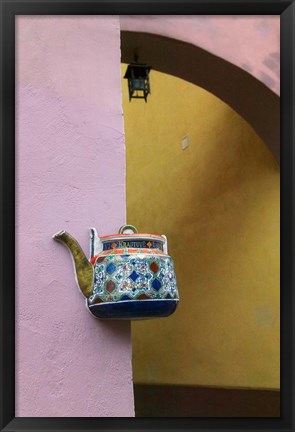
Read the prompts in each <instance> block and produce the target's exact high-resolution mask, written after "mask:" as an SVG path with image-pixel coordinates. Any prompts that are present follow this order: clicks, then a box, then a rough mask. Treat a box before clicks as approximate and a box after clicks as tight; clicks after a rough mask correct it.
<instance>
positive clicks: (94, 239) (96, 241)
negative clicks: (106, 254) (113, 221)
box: [89, 228, 103, 258]
mask: <svg viewBox="0 0 295 432" xmlns="http://www.w3.org/2000/svg"><path fill="white" fill-rule="evenodd" d="M89 231H90V258H93V257H94V256H95V255H98V254H99V253H100V252H102V250H103V245H102V242H101V240H100V237H99V235H98V234H97V231H96V229H95V228H90V229H89Z"/></svg>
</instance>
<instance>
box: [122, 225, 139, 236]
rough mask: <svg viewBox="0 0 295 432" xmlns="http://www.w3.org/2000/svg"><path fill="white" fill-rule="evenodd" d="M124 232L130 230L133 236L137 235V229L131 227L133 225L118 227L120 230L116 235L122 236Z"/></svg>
mask: <svg viewBox="0 0 295 432" xmlns="http://www.w3.org/2000/svg"><path fill="white" fill-rule="evenodd" d="M126 230H131V231H133V232H134V233H135V234H136V233H137V229H136V228H135V226H133V225H122V226H121V227H120V229H119V232H118V234H123V233H124V231H126Z"/></svg>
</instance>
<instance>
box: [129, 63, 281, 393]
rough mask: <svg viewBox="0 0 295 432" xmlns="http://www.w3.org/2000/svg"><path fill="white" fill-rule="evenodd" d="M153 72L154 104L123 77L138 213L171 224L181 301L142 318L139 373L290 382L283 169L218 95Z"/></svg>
mask: <svg viewBox="0 0 295 432" xmlns="http://www.w3.org/2000/svg"><path fill="white" fill-rule="evenodd" d="M122 66H123V67H122V73H123V74H124V72H125V70H126V65H122ZM150 76H151V91H152V94H151V95H150V96H149V97H148V102H147V103H145V102H144V100H132V102H129V100H128V92H127V81H126V80H123V110H124V121H125V133H126V150H127V221H128V223H131V224H134V225H135V226H137V228H138V229H139V231H141V232H153V233H154V232H155V233H159V234H165V235H167V237H168V246H169V254H170V255H171V256H172V257H173V258H174V262H175V268H176V275H177V282H178V287H179V292H180V303H179V306H178V308H177V310H176V312H175V314H173V315H172V316H170V317H168V318H162V319H154V320H150V321H139V322H133V323H132V335H133V368H134V382H136V383H165V384H171V383H174V384H194V385H214V386H234V387H254V388H279V319H280V318H279V168H278V166H277V164H276V162H275V161H274V160H273V158H272V156H271V154H270V152H269V150H268V148H267V147H266V145H265V144H264V142H263V141H262V140H261V139H260V138H259V137H258V136H257V135H256V133H255V132H254V131H253V129H252V128H251V127H250V126H249V125H248V124H247V123H246V122H245V121H244V120H243V118H241V117H240V116H239V115H238V114H237V113H236V112H234V111H233V110H232V109H231V108H230V107H229V106H227V105H225V104H224V103H223V102H222V101H220V100H219V99H217V98H216V97H215V96H214V95H212V94H210V93H208V92H206V91H204V90H203V89H201V88H198V87H196V86H194V85H192V84H189V83H187V82H185V81H183V80H180V79H177V78H175V77H171V76H169V75H166V74H162V73H159V72H156V71H153V70H152V72H151V75H150ZM221 85H222V83H221ZM185 135H188V136H189V140H190V145H189V148H188V149H186V150H182V148H181V140H182V138H183V137H184V136H185Z"/></svg>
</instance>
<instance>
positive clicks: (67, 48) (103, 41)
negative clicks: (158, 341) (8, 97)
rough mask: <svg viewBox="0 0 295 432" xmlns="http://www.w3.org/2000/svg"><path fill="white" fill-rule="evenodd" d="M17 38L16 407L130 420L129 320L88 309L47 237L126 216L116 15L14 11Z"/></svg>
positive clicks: (108, 227)
mask: <svg viewBox="0 0 295 432" xmlns="http://www.w3.org/2000/svg"><path fill="white" fill-rule="evenodd" d="M16 47H17V52H16V66H17V67H16V78H17V87H16V239H17V241H16V375H15V376H16V416H18V417H22V416H30V417H34V416H38V417H47V416H48V417H50V416H57V417H63V416H72V417H76V416H78V417H91V416H94V417H109V416H114V417H116V416H120V417H121V416H122V417H123V416H129V417H130V416H133V415H134V404H133V389H132V367H131V341H130V324H129V322H123V323H122V322H112V323H109V322H102V321H99V320H96V319H95V318H93V317H92V316H91V315H90V314H89V313H88V311H87V310H86V307H85V303H84V299H83V297H82V295H81V293H80V292H79V290H78V288H77V286H76V282H75V277H74V271H73V265H72V260H71V258H70V255H69V253H68V251H67V249H66V248H64V247H63V246H61V245H60V244H58V243H56V242H54V240H53V239H52V235H53V234H54V233H56V232H57V231H59V230H60V229H66V230H67V231H69V232H70V233H71V234H72V235H74V236H75V237H76V238H77V239H78V240H79V242H80V244H81V246H82V247H83V248H84V250H85V252H86V253H87V254H88V251H89V246H88V244H89V239H88V228H89V227H91V226H95V227H97V229H98V231H99V232H100V233H101V234H108V233H112V232H116V231H117V230H118V228H119V227H120V226H121V225H122V224H123V223H125V146H124V127H123V117H122V104H121V81H120V28H119V20H118V18H117V17H113V16H59V17H56V16H18V17H17V19H16Z"/></svg>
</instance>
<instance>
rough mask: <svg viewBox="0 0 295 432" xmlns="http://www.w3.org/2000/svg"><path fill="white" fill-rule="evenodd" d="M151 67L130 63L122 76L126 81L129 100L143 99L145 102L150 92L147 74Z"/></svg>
mask: <svg viewBox="0 0 295 432" xmlns="http://www.w3.org/2000/svg"><path fill="white" fill-rule="evenodd" d="M150 70H151V66H148V65H146V64H139V63H131V64H130V65H129V66H128V68H127V70H126V73H125V75H124V78H126V79H128V90H129V100H131V99H132V98H134V99H144V100H145V101H146V100H147V96H148V94H149V93H150V92H151V88H150V79H149V72H150Z"/></svg>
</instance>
